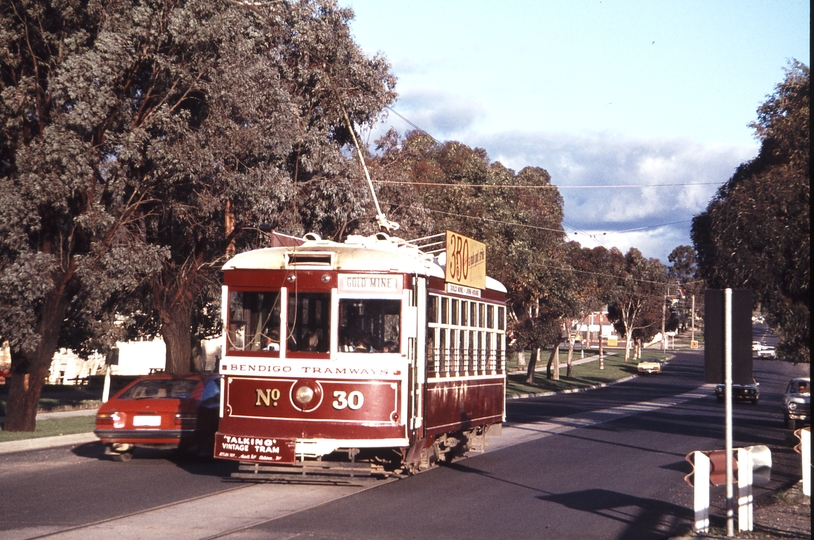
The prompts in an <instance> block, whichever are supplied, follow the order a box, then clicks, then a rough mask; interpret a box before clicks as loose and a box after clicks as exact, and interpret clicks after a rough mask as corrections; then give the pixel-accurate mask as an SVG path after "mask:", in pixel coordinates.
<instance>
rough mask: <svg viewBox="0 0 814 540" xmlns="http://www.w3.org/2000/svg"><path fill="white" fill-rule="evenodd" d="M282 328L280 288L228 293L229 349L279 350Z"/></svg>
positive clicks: (227, 341)
mask: <svg viewBox="0 0 814 540" xmlns="http://www.w3.org/2000/svg"><path fill="white" fill-rule="evenodd" d="M279 329H280V293H279V291H268V292H244V291H231V292H230V293H229V329H228V331H227V333H226V337H227V339H226V346H227V348H228V350H230V351H260V350H268V351H275V350H276V351H279V350H280V330H279Z"/></svg>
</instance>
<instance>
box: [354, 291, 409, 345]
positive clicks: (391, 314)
mask: <svg viewBox="0 0 814 540" xmlns="http://www.w3.org/2000/svg"><path fill="white" fill-rule="evenodd" d="M400 329H401V301H400V300H362V299H343V300H340V301H339V350H340V351H344V352H390V353H394V352H399V351H400V345H401V342H400V340H399V332H400Z"/></svg>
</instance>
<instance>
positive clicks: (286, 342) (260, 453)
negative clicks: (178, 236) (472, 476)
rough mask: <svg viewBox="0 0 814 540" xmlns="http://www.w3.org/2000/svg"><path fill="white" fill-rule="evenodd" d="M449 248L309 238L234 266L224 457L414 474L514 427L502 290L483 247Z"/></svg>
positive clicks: (452, 244) (453, 242)
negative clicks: (509, 421) (433, 250)
mask: <svg viewBox="0 0 814 540" xmlns="http://www.w3.org/2000/svg"><path fill="white" fill-rule="evenodd" d="M446 246H447V249H446V261H444V260H443V257H442V260H441V261H440V262H439V258H438V257H435V256H433V255H432V254H429V253H425V252H424V251H422V250H421V249H419V248H418V247H417V246H416V245H413V244H411V243H408V242H406V241H404V240H399V239H396V238H392V237H390V236H388V235H387V234H384V233H379V234H377V235H374V236H370V237H362V236H351V237H349V238H348V239H347V240H346V241H345V242H344V243H337V242H333V241H327V240H321V239H319V238H318V237H316V236H315V235H306V237H305V239H304V241H303V242H302V243H301V244H300V245H297V246H290V247H274V248H265V249H258V250H253V251H249V252H246V253H241V254H239V255H237V256H235V257H234V258H232V259H231V260H230V261H229V262H228V263H227V264H226V265H225V266H224V267H223V283H224V285H223V324H224V344H223V357H222V359H221V360H220V364H219V371H220V373H221V375H222V380H223V392H222V393H221V400H222V402H221V411H220V412H221V418H220V424H219V429H218V433H217V435H216V441H215V457H216V458H221V459H230V460H237V461H242V462H253V463H255V464H268V465H274V466H285V468H286V469H288V468H290V469H291V470H300V469H303V468H307V467H309V466H311V467H314V466H315V465H318V466H322V465H324V464H325V463H338V462H345V463H354V464H355V465H356V466H359V465H361V464H364V465H365V466H369V467H372V469H371V470H373V471H374V472H375V471H385V472H391V471H397V472H415V471H417V470H419V469H421V468H424V467H427V466H429V465H431V464H432V463H434V462H436V461H444V460H450V459H451V458H452V457H454V456H455V455H459V454H463V452H465V451H467V450H468V449H471V448H472V449H474V448H475V447H476V446H477V445H479V444H482V442H483V438H484V437H485V434H486V432H487V431H489V430H492V431H496V429H495V428H499V427H500V426H501V424H502V422H503V420H504V419H505V398H504V392H505V349H506V337H505V329H506V308H505V293H506V289H505V287H504V286H503V285H502V284H500V283H499V282H497V281H496V280H494V279H491V278H488V277H486V273H485V266H486V261H485V246H484V245H483V244H481V243H478V242H475V241H473V240H471V239H468V238H465V237H461V236H459V235H457V234H455V233H450V232H448V233H447V234H446ZM275 468H279V467H275Z"/></svg>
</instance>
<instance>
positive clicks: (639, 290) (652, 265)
mask: <svg viewBox="0 0 814 540" xmlns="http://www.w3.org/2000/svg"><path fill="white" fill-rule="evenodd" d="M617 253H618V252H617ZM619 255H621V253H619ZM614 266H615V269H614V274H615V275H617V276H618V277H617V280H618V281H617V283H616V287H615V288H614V291H613V300H612V301H611V303H610V304H609V305H608V318H609V319H610V320H611V321H612V322H613V323H614V327H615V328H616V330H617V331H618V332H619V333H620V334H621V335H623V336H625V362H627V361H629V359H630V346H631V342H632V341H635V342H636V343H637V344H639V345H641V344H642V343H643V342H644V341H647V340H648V339H650V338H652V337H653V336H654V335H656V333H657V332H658V331H659V330H660V322H661V318H662V306H663V305H664V295H665V293H666V292H667V268H666V267H665V266H664V265H663V264H661V262H660V261H659V260H658V259H646V258H644V256H642V254H641V252H640V251H639V250H638V249H636V248H630V250H629V251H628V252H627V254H625V255H624V257H623V258H622V260H618V258H617V260H616V261H614Z"/></svg>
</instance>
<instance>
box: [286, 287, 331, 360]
mask: <svg viewBox="0 0 814 540" xmlns="http://www.w3.org/2000/svg"><path fill="white" fill-rule="evenodd" d="M286 327H287V329H288V331H287V332H286V350H288V351H291V352H304V351H309V352H321V353H326V352H328V346H329V344H330V342H331V334H330V329H331V295H330V294H329V293H301V292H292V291H289V292H288V321H287V324H286Z"/></svg>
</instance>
